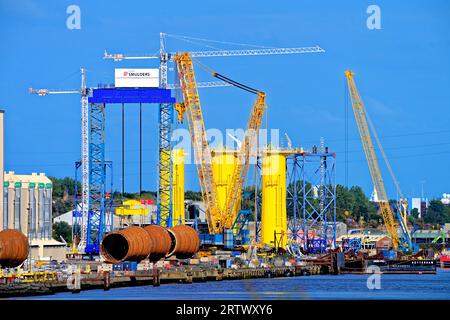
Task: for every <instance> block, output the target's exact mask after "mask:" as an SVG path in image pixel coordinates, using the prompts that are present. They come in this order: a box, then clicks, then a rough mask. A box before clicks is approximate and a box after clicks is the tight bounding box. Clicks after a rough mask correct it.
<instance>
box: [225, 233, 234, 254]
mask: <svg viewBox="0 0 450 320" xmlns="http://www.w3.org/2000/svg"><path fill="white" fill-rule="evenodd" d="M225 248H228V249H231V248H233V230H227V231H225Z"/></svg>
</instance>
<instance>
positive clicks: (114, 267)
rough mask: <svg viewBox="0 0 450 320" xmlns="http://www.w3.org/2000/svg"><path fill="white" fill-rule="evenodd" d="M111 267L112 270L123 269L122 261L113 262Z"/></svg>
mask: <svg viewBox="0 0 450 320" xmlns="http://www.w3.org/2000/svg"><path fill="white" fill-rule="evenodd" d="M112 269H113V271H123V264H122V263H116V264H113V267H112Z"/></svg>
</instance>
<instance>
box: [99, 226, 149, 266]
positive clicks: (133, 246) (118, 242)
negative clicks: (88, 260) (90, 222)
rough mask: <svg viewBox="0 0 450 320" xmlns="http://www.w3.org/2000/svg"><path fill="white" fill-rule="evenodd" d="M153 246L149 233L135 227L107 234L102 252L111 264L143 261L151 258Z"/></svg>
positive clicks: (103, 241) (101, 248) (102, 244)
mask: <svg viewBox="0 0 450 320" xmlns="http://www.w3.org/2000/svg"><path fill="white" fill-rule="evenodd" d="M153 246H154V244H153V240H152V238H151V237H150V236H149V234H148V232H146V231H145V230H144V229H143V228H141V227H134V226H133V227H128V228H126V229H123V230H119V231H115V232H110V233H107V234H106V235H105V236H104V237H103V240H102V243H101V245H100V252H101V254H102V255H103V256H104V257H105V261H106V262H110V263H119V262H123V261H141V260H144V259H145V258H147V257H148V256H149V254H150V252H151V250H152V247H153Z"/></svg>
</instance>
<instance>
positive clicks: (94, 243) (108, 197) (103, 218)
mask: <svg viewBox="0 0 450 320" xmlns="http://www.w3.org/2000/svg"><path fill="white" fill-rule="evenodd" d="M102 162H103V166H102V164H101V163H102ZM101 166H102V168H101ZM91 168H95V170H96V171H97V173H96V175H98V172H99V171H102V172H101V175H102V176H103V175H104V177H105V178H104V179H99V180H97V182H96V183H97V184H98V183H103V186H102V187H100V188H99V186H98V185H96V186H95V188H96V190H99V189H103V194H104V196H103V199H104V200H103V203H102V202H101V201H98V200H96V201H97V208H99V206H98V204H101V203H102V204H103V208H101V207H100V208H99V209H98V210H93V209H92V208H93V207H91V209H90V210H89V215H88V216H87V217H89V219H90V220H88V221H87V222H88V223H86V226H87V229H86V232H87V235H88V234H89V237H87V241H86V247H85V248H84V250H83V252H84V253H87V254H97V253H98V249H99V244H100V240H101V238H102V237H103V234H104V233H105V232H110V231H112V230H113V228H114V224H113V204H114V197H113V194H114V191H113V185H114V184H113V165H112V161H101V160H100V161H97V162H92V161H91ZM99 169H100V170H99ZM80 170H82V161H77V162H75V209H74V211H73V236H74V237H75V236H76V237H77V238H78V239H79V240H81V239H82V238H81V236H82V234H81V228H82V226H83V217H84V216H83V212H82V207H83V205H82V201H83V197H82V192H80V194H79V190H78V182H79V174H80V173H79V171H80ZM91 190H92V189H91ZM92 196H94V195H93V194H90V197H92ZM89 222H90V223H89ZM88 239H89V240H88ZM72 240H74V239H72Z"/></svg>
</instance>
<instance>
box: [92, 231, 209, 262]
mask: <svg viewBox="0 0 450 320" xmlns="http://www.w3.org/2000/svg"><path fill="white" fill-rule="evenodd" d="M199 247H200V238H199V236H198V234H197V231H195V230H194V229H193V228H191V227H188V226H185V225H179V226H176V227H173V228H171V229H168V228H164V227H161V226H159V225H149V226H146V227H144V228H141V227H134V226H133V227H128V228H126V229H123V230H120V231H115V232H110V233H107V234H106V235H105V236H104V237H103V240H102V243H101V245H100V252H101V254H102V255H103V257H105V261H106V262H109V263H120V262H123V261H141V260H144V259H146V258H149V260H150V261H152V262H156V261H158V260H160V259H161V258H165V257H170V256H176V257H177V258H178V259H187V258H191V257H192V256H193V255H194V254H196V253H197V251H198V249H199Z"/></svg>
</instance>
